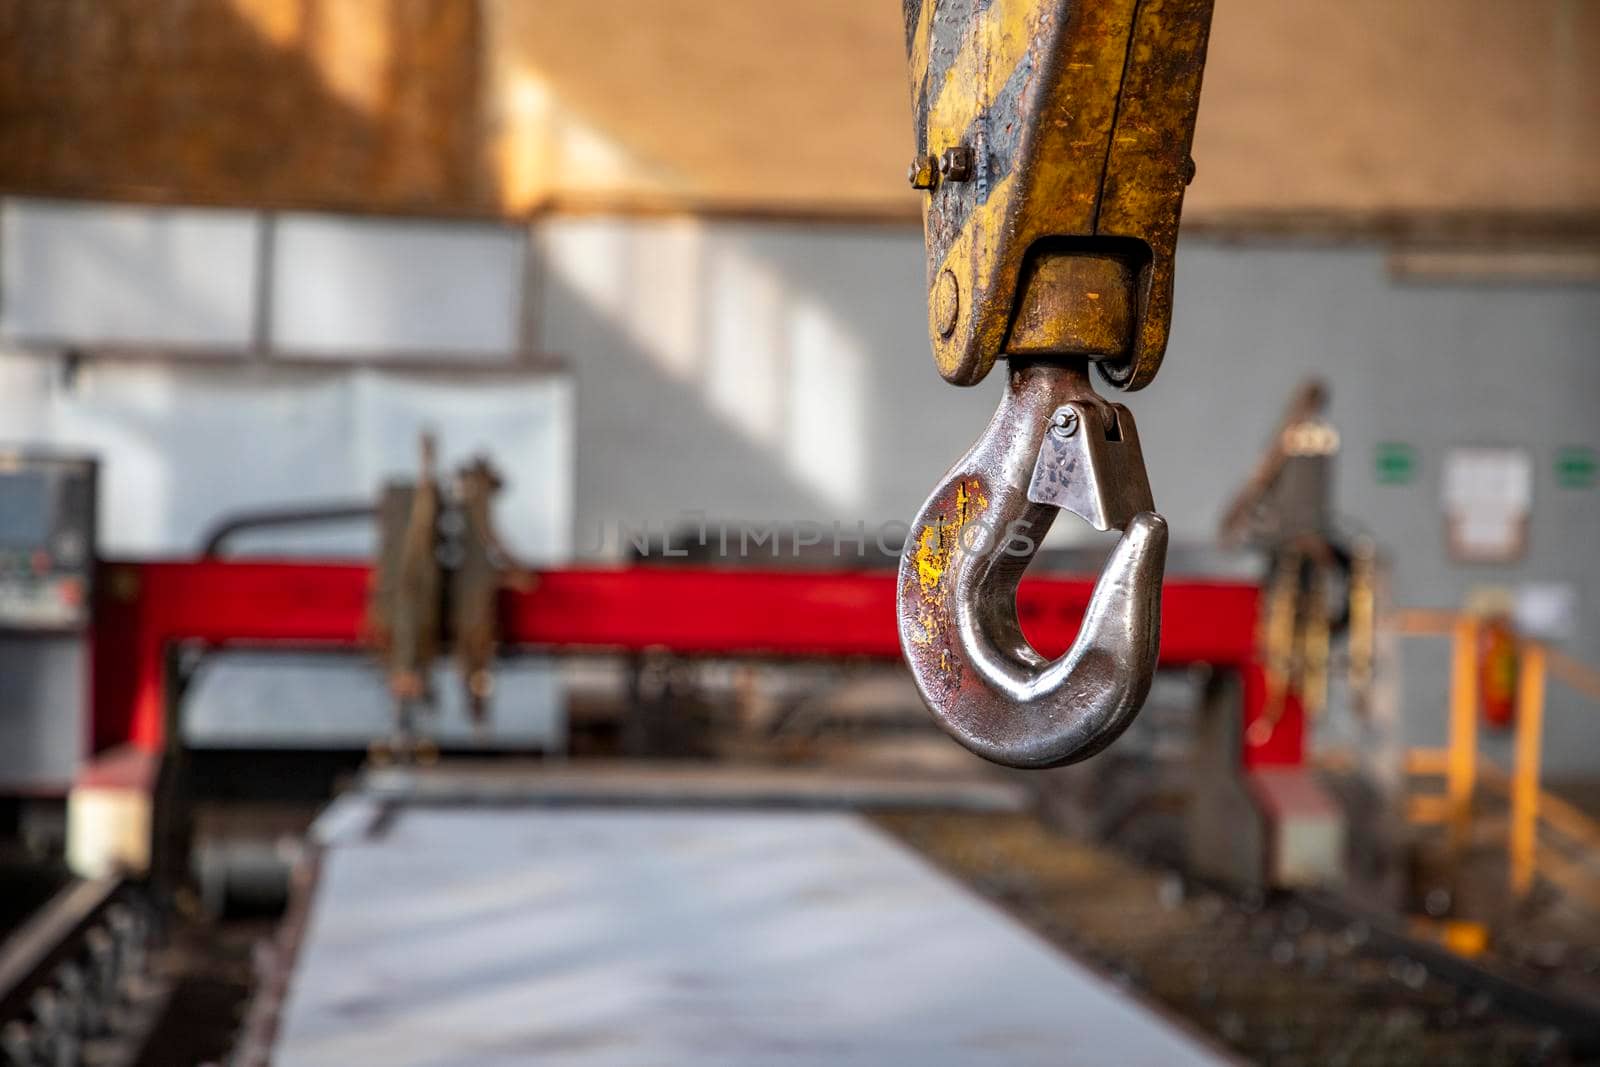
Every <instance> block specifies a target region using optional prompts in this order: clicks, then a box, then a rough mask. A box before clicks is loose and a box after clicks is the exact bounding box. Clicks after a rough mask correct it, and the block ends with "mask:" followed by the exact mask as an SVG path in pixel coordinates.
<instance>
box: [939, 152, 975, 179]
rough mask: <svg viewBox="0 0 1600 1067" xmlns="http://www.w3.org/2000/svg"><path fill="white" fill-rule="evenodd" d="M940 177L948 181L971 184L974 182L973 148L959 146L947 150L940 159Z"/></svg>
mask: <svg viewBox="0 0 1600 1067" xmlns="http://www.w3.org/2000/svg"><path fill="white" fill-rule="evenodd" d="M939 175H940V176H941V177H943V178H944V179H945V180H946V181H952V182H970V181H971V180H972V148H971V147H970V146H968V145H964V144H959V145H956V146H955V147H954V148H946V149H945V150H944V155H942V156H940V157H939Z"/></svg>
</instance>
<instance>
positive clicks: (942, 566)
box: [897, 360, 1167, 768]
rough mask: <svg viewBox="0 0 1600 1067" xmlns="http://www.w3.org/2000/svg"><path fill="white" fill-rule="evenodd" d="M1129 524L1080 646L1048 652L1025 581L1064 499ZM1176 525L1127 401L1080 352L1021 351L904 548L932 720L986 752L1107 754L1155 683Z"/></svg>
mask: <svg viewBox="0 0 1600 1067" xmlns="http://www.w3.org/2000/svg"><path fill="white" fill-rule="evenodd" d="M1061 510H1066V511H1071V512H1073V513H1074V514H1076V515H1078V516H1080V517H1082V518H1083V519H1084V520H1085V521H1087V522H1088V523H1090V524H1091V525H1092V526H1094V527H1095V528H1096V529H1099V530H1111V529H1119V530H1122V531H1123V533H1122V538H1121V540H1120V541H1118V543H1117V547H1116V548H1115V550H1113V552H1112V554H1111V558H1110V559H1109V561H1108V562H1107V564H1106V566H1105V568H1104V569H1103V570H1102V571H1101V574H1100V578H1099V580H1098V581H1097V582H1096V584H1095V588H1094V594H1093V596H1092V597H1091V599H1090V601H1089V607H1088V610H1087V612H1086V613H1085V615H1084V619H1083V625H1082V628H1081V629H1080V630H1079V632H1078V637H1077V639H1076V640H1075V641H1074V642H1073V644H1072V647H1071V648H1070V649H1068V650H1067V652H1066V653H1065V654H1064V655H1062V656H1061V657H1059V658H1057V659H1055V660H1047V659H1045V657H1043V656H1041V655H1040V654H1039V653H1038V652H1037V651H1036V650H1035V649H1034V648H1033V647H1032V646H1031V645H1030V644H1029V643H1028V640H1027V638H1026V637H1024V636H1023V634H1022V628H1021V625H1020V624H1019V623H1018V620H1017V608H1016V590H1017V583H1018V581H1019V580H1020V579H1021V577H1022V573H1023V571H1024V570H1026V569H1027V566H1028V563H1029V562H1030V561H1031V560H1032V559H1033V556H1034V553H1035V552H1036V551H1037V550H1038V546H1039V544H1040V542H1042V541H1043V539H1044V536H1045V534H1046V532H1048V530H1049V529H1050V526H1051V524H1052V523H1053V522H1054V521H1055V517H1056V514H1057V512H1058V511H1061ZM1166 556H1167V524H1166V520H1164V519H1162V518H1161V516H1159V515H1157V514H1155V511H1154V504H1153V502H1152V499H1151V496H1150V483H1149V480H1148V477H1147V476H1146V474H1145V469H1144V456H1143V453H1142V452H1141V451H1140V449H1139V436H1138V431H1137V430H1136V429H1135V428H1134V424H1133V417H1132V415H1131V414H1129V412H1128V410H1127V408H1125V407H1123V406H1122V405H1120V404H1112V403H1109V402H1108V401H1106V400H1104V399H1102V398H1101V397H1099V396H1097V395H1096V394H1095V392H1094V390H1093V388H1092V387H1091V386H1090V385H1089V379H1088V373H1087V365H1086V363H1085V361H1083V360H1076V361H1071V362H1067V363H1054V364H1045V363H1021V362H1019V361H1015V360H1014V361H1013V363H1012V366H1011V368H1010V380H1009V382H1008V384H1007V388H1006V394H1005V397H1004V399H1003V400H1002V401H1001V403H1000V407H999V410H997V411H996V412H995V416H994V418H993V419H992V420H991V421H990V423H989V427H988V429H986V430H985V431H984V433H983V435H982V436H981V437H979V438H978V440H977V442H976V443H975V444H974V445H973V446H972V448H971V450H969V451H968V452H967V454H966V455H965V456H964V457H962V459H961V460H960V462H958V463H957V464H956V465H955V467H953V468H952V469H951V470H950V472H949V473H948V474H947V475H945V478H944V480H943V481H942V482H940V483H939V485H938V487H937V488H935V489H934V491H933V494H932V496H930V497H929V498H928V502H927V503H926V504H924V505H923V507H922V511H921V512H920V513H919V514H918V515H917V518H916V519H915V521H914V522H913V523H912V526H911V532H910V536H909V537H908V539H907V541H906V548H905V552H904V554H903V555H902V557H901V560H900V579H899V593H898V605H897V607H898V615H899V627H900V644H901V647H902V648H903V649H904V651H905V655H906V660H907V662H908V663H909V664H910V666H911V673H912V676H913V677H914V678H915V680H916V684H917V688H918V690H919V691H920V692H921V693H922V697H923V699H924V700H925V701H926V702H927V704H928V707H929V708H930V709H931V710H932V712H933V714H934V717H935V718H936V719H938V720H939V723H940V724H941V725H942V726H943V727H944V728H945V730H947V731H948V732H949V733H950V734H951V735H952V736H954V737H955V738H956V740H958V741H960V742H961V743H962V744H963V745H965V746H966V747H967V748H969V749H971V750H972V751H973V752H976V753H977V754H978V755H980V756H983V757H984V758H986V759H989V760H992V761H994V762H996V763H1002V764H1005V765H1007V766H1011V767H1030V768H1039V767H1054V766H1059V765H1061V764H1066V763H1073V762H1076V761H1078V760H1081V759H1086V758H1088V757H1089V756H1092V755H1094V754H1095V753H1096V752H1099V751H1100V750H1101V749H1103V748H1104V747H1105V746H1106V745H1108V744H1110V743H1111V742H1112V741H1113V740H1115V739H1116V737H1117V736H1118V735H1119V734H1121V733H1122V731H1123V730H1125V729H1126V728H1127V727H1128V724H1129V723H1130V722H1132V721H1133V718H1134V716H1135V715H1137V714H1138V712H1139V709H1140V707H1142V706H1143V704H1144V699H1145V697H1146V696H1147V695H1148V693H1149V691H1150V682H1151V677H1152V675H1153V674H1154V672H1155V665H1156V653H1157V650H1158V648H1159V646H1160V629H1161V579H1162V575H1163V573H1164V571H1165V568H1166Z"/></svg>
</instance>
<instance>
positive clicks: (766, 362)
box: [705, 248, 788, 446]
mask: <svg viewBox="0 0 1600 1067" xmlns="http://www.w3.org/2000/svg"><path fill="white" fill-rule="evenodd" d="M710 281H711V294H710V299H711V306H710V309H709V313H710V316H711V337H710V342H711V343H710V350H709V352H708V353H707V355H708V359H707V366H706V382H705V388H706V394H707V397H708V399H709V400H710V403H711V408H712V410H713V411H716V412H717V413H718V414H720V415H722V416H723V417H724V418H726V419H727V420H728V421H729V422H731V423H733V424H734V425H735V426H737V427H739V429H740V430H742V431H743V432H744V433H745V434H746V435H747V436H748V437H749V438H750V439H751V440H752V441H756V442H759V443H761V444H763V445H768V446H772V445H776V444H778V442H779V439H780V435H781V431H782V428H783V415H784V399H785V398H784V395H783V393H784V385H785V384H786V378H787V374H786V368H785V365H786V362H787V358H788V351H787V349H788V336H787V334H786V331H785V329H784V287H783V284H782V282H781V281H780V280H779V279H778V278H777V277H776V276H775V275H774V274H773V272H772V270H771V268H770V267H768V266H766V265H765V264H762V263H759V262H755V261H753V260H751V259H749V258H748V257H747V256H744V255H742V254H740V253H738V252H736V251H732V250H729V249H726V248H723V249H718V251H717V254H716V255H715V257H714V258H713V259H712V263H711V274H710Z"/></svg>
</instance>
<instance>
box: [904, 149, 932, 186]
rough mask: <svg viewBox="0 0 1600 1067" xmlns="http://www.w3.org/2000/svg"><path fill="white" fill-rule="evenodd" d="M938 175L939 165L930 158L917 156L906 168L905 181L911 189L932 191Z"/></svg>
mask: <svg viewBox="0 0 1600 1067" xmlns="http://www.w3.org/2000/svg"><path fill="white" fill-rule="evenodd" d="M938 173H939V164H938V161H937V160H936V159H934V158H933V157H932V156H927V155H924V156H918V157H917V158H916V159H913V160H912V161H911V165H910V166H909V167H907V168H906V181H908V182H910V183H911V188H913V189H932V188H933V183H934V181H936V180H937V179H936V175H937V174H938Z"/></svg>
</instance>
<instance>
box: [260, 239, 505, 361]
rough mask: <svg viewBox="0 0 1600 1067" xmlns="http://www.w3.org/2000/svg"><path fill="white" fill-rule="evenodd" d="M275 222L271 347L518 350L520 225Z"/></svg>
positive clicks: (385, 352) (398, 352) (381, 351)
mask: <svg viewBox="0 0 1600 1067" xmlns="http://www.w3.org/2000/svg"><path fill="white" fill-rule="evenodd" d="M276 225H277V231H276V245H275V250H274V255H273V309H272V340H273V345H274V346H275V347H276V348H278V349H280V350H293V351H295V352H330V353H333V354H361V355H375V356H404V355H406V354H407V353H408V352H430V353H437V352H440V351H445V352H463V353H474V354H478V355H503V354H507V353H510V352H511V351H512V350H514V349H515V348H516V347H517V339H518V338H517V334H518V323H519V320H520V315H521V306H522V303H521V290H522V243H523V237H522V232H521V231H520V230H517V229H512V228H509V227H500V226H487V225H477V224H466V223H444V222H398V221H393V220H388V219H358V218H348V217H340V216H334V215H287V216H282V217H280V218H279V219H278V221H277V224H276Z"/></svg>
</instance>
